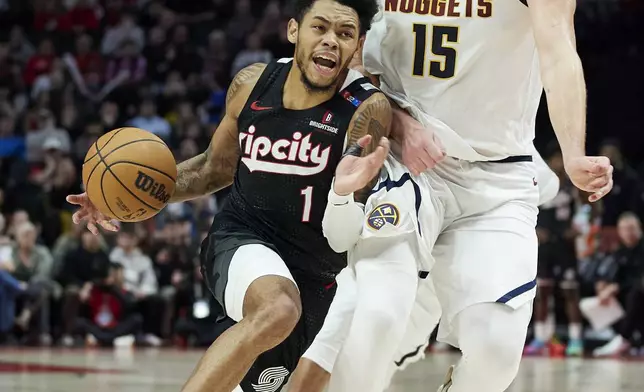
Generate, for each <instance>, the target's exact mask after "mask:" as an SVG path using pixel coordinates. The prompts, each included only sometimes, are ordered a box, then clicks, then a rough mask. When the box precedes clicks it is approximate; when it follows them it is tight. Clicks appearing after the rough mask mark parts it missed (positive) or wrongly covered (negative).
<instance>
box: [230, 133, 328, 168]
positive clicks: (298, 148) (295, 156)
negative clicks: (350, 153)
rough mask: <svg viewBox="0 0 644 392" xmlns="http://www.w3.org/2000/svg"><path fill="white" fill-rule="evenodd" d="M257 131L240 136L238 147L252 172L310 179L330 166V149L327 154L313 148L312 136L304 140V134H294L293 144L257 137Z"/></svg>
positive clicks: (289, 141) (291, 142) (243, 160)
mask: <svg viewBox="0 0 644 392" xmlns="http://www.w3.org/2000/svg"><path fill="white" fill-rule="evenodd" d="M256 131H257V128H256V127H255V126H254V125H251V126H250V127H249V128H248V132H246V133H245V132H240V133H239V144H240V147H241V149H242V154H243V155H244V156H243V157H242V162H243V163H244V165H246V167H248V170H250V171H251V172H253V171H263V172H268V173H277V174H295V175H300V176H311V175H314V174H318V173H320V172H322V171H323V170H324V169H325V168H326V166H327V164H328V163H329V154H330V152H331V146H329V147H327V148H325V149H324V150H322V149H321V145H320V144H318V145H317V146H315V147H313V145H312V144H311V141H310V139H311V134H308V135H306V136H303V135H302V132H299V131H298V132H295V133H293V136H292V138H291V140H288V139H279V140H276V141H272V140H271V139H270V138H268V137H266V136H257V135H255V132H256ZM336 132H337V131H336ZM264 158H267V159H264ZM271 160H276V161H278V162H271ZM284 161H286V162H284ZM306 164H309V165H306ZM311 164H313V165H314V166H311Z"/></svg>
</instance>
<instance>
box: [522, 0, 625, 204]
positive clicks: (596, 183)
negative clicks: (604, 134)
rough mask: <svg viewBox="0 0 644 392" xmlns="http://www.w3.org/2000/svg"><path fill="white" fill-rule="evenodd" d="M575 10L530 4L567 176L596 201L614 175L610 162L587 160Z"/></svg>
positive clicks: (568, 1) (547, 1)
mask: <svg viewBox="0 0 644 392" xmlns="http://www.w3.org/2000/svg"><path fill="white" fill-rule="evenodd" d="M576 4H577V1H576V0H528V6H529V8H530V14H531V17H532V25H533V28H534V34H535V40H536V43H537V50H538V52H539V61H540V64H541V78H542V80H543V85H544V88H545V90H546V95H547V97H548V111H549V113H550V120H551V121H552V125H553V127H554V129H555V133H556V134H557V139H558V140H559V144H560V145H561V151H562V153H563V157H564V162H565V166H566V172H567V173H568V175H569V176H570V179H571V180H572V182H573V183H574V184H575V186H577V187H578V188H580V189H581V190H584V191H587V192H591V193H593V195H592V196H591V197H590V200H591V201H597V200H599V199H600V198H601V197H603V196H604V195H606V194H607V193H608V192H609V191H610V190H611V188H612V186H613V181H612V170H613V169H612V167H611V165H610V161H609V160H608V158H606V157H587V156H586V82H585V80H584V71H583V68H582V64H581V60H580V59H579V55H578V54H577V49H576V38H575V27H574V16H575V10H576Z"/></svg>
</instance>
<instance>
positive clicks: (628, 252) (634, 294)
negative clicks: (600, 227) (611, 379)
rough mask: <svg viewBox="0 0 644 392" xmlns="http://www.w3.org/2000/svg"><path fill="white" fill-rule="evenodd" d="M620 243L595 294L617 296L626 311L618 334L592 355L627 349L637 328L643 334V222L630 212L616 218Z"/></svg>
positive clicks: (602, 298) (602, 299)
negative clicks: (612, 263)
mask: <svg viewBox="0 0 644 392" xmlns="http://www.w3.org/2000/svg"><path fill="white" fill-rule="evenodd" d="M617 231H618V234H619V239H620V242H621V246H620V248H619V250H617V252H615V254H614V266H613V269H612V271H611V273H610V274H609V275H607V276H606V278H605V280H602V281H600V282H598V283H597V295H598V296H599V298H600V299H601V301H602V302H603V303H608V302H609V301H610V300H611V298H616V299H617V300H618V301H619V302H620V304H622V307H623V308H624V310H625V311H626V313H625V316H624V319H623V320H622V321H621V323H620V325H619V328H618V334H617V336H615V338H613V339H612V340H611V341H610V342H609V343H607V344H606V345H604V346H602V347H600V348H598V349H596V350H595V351H594V352H593V354H594V355H595V356H600V357H603V356H614V355H621V354H625V353H627V352H628V350H629V349H630V347H631V339H633V337H634V334H635V332H636V331H638V332H640V333H642V334H644V241H643V239H642V223H641V221H640V219H639V217H638V216H637V215H635V214H633V213H631V212H626V213H623V214H622V215H621V216H620V217H619V219H618V222H617Z"/></svg>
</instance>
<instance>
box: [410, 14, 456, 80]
mask: <svg viewBox="0 0 644 392" xmlns="http://www.w3.org/2000/svg"><path fill="white" fill-rule="evenodd" d="M427 39H428V37H427V25H426V24H420V23H414V63H413V64H414V65H413V67H414V69H413V70H412V74H413V75H414V76H418V77H424V76H427V74H426V72H425V70H426V64H427ZM456 43H458V27H456V26H432V36H431V48H430V50H431V52H432V53H433V54H434V55H435V56H441V57H443V60H442V61H435V60H431V61H430V62H429V76H433V77H435V78H439V79H449V78H452V77H454V74H455V73H456V54H457V52H456V49H454V48H453V47H451V46H449V44H456Z"/></svg>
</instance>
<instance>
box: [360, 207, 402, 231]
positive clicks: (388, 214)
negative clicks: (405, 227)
mask: <svg viewBox="0 0 644 392" xmlns="http://www.w3.org/2000/svg"><path fill="white" fill-rule="evenodd" d="M387 223H389V224H390V225H392V226H397V225H398V223H400V212H399V211H398V207H396V206H395V205H393V204H391V203H383V204H380V205H378V206H377V207H376V208H374V209H373V211H371V213H370V214H369V217H368V218H367V225H369V227H371V228H372V229H374V230H380V229H382V228H383V227H384V226H385V225H386V224H387Z"/></svg>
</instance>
